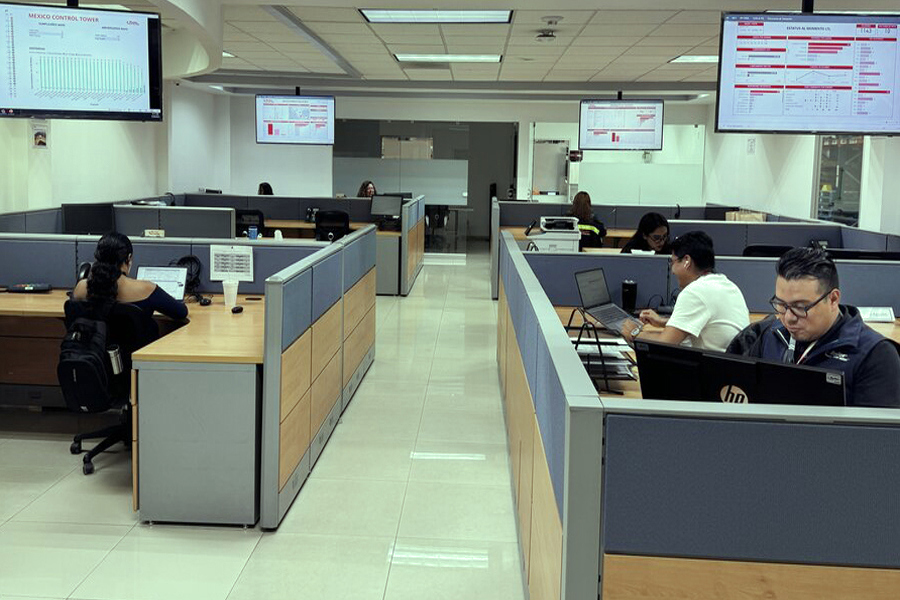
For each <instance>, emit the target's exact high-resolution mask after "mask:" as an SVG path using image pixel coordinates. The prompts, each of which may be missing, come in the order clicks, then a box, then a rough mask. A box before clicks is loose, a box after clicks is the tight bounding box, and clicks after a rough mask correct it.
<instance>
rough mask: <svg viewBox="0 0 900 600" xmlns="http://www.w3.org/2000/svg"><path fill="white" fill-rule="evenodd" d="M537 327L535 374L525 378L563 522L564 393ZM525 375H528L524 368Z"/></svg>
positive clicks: (564, 465) (560, 518)
mask: <svg viewBox="0 0 900 600" xmlns="http://www.w3.org/2000/svg"><path fill="white" fill-rule="evenodd" d="M557 321H558V319H557ZM552 326H553V327H559V324H558V323H554V324H553V325H552ZM537 329H538V327H535V330H536V331H535V334H536V335H535V342H536V344H535V348H536V350H537V352H536V353H535V354H536V360H535V369H534V376H533V377H529V378H528V379H529V381H528V384H529V385H530V386H532V387H531V389H532V390H536V393H534V394H532V395H533V396H534V399H535V400H534V412H535V416H536V418H537V422H538V427H539V428H540V430H541V439H542V440H543V441H544V452H545V453H546V458H547V467H548V468H549V470H550V481H551V482H552V484H553V494H554V495H555V496H556V506H557V508H558V509H559V520H560V522H562V521H563V502H564V501H565V497H566V496H565V482H566V478H565V472H566V453H565V448H566V415H567V411H566V394H565V392H564V391H563V388H562V384H561V383H560V380H559V375H558V373H557V371H556V369H555V368H554V364H553V357H552V356H550V350H549V349H548V347H547V338H546V337H545V336H544V335H541V334H540V333H538V332H537ZM525 374H526V375H527V374H528V371H527V370H526V371H525ZM532 379H533V381H532Z"/></svg>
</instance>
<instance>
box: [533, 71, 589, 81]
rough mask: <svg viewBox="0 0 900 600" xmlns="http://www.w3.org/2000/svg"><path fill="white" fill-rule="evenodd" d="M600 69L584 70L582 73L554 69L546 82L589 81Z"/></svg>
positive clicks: (548, 74)
mask: <svg viewBox="0 0 900 600" xmlns="http://www.w3.org/2000/svg"><path fill="white" fill-rule="evenodd" d="M599 70H600V69H591V70H582V71H561V70H558V69H553V70H552V71H550V72H549V73H547V76H546V77H544V81H589V80H590V79H591V77H593V76H594V75H596V74H597V71H599Z"/></svg>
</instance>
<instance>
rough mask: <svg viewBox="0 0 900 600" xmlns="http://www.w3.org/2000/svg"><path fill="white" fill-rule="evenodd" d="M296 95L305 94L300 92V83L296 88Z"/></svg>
mask: <svg viewBox="0 0 900 600" xmlns="http://www.w3.org/2000/svg"><path fill="white" fill-rule="evenodd" d="M294 95H295V96H302V95H303V94H301V93H300V86H299V85H298V86H297V87H295V88H294Z"/></svg>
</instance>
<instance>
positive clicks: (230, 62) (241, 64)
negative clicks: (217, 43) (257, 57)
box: [222, 57, 253, 69]
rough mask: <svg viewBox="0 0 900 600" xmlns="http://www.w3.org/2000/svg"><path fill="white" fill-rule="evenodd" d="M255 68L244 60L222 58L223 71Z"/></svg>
mask: <svg viewBox="0 0 900 600" xmlns="http://www.w3.org/2000/svg"><path fill="white" fill-rule="evenodd" d="M250 67H253V65H252V64H250V63H249V62H247V61H246V60H244V59H243V58H224V57H223V58H222V68H223V69H237V68H243V69H245V68H250Z"/></svg>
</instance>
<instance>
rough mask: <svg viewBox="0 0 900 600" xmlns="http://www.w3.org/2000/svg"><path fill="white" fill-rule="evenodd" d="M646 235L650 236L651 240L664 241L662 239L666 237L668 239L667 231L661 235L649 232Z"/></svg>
mask: <svg viewBox="0 0 900 600" xmlns="http://www.w3.org/2000/svg"><path fill="white" fill-rule="evenodd" d="M647 237H648V238H650V239H651V240H653V241H654V242H664V241H666V240H667V239H669V234H668V233H664V234H662V235H653V234H652V233H651V234H650V235H648V236H647Z"/></svg>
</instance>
